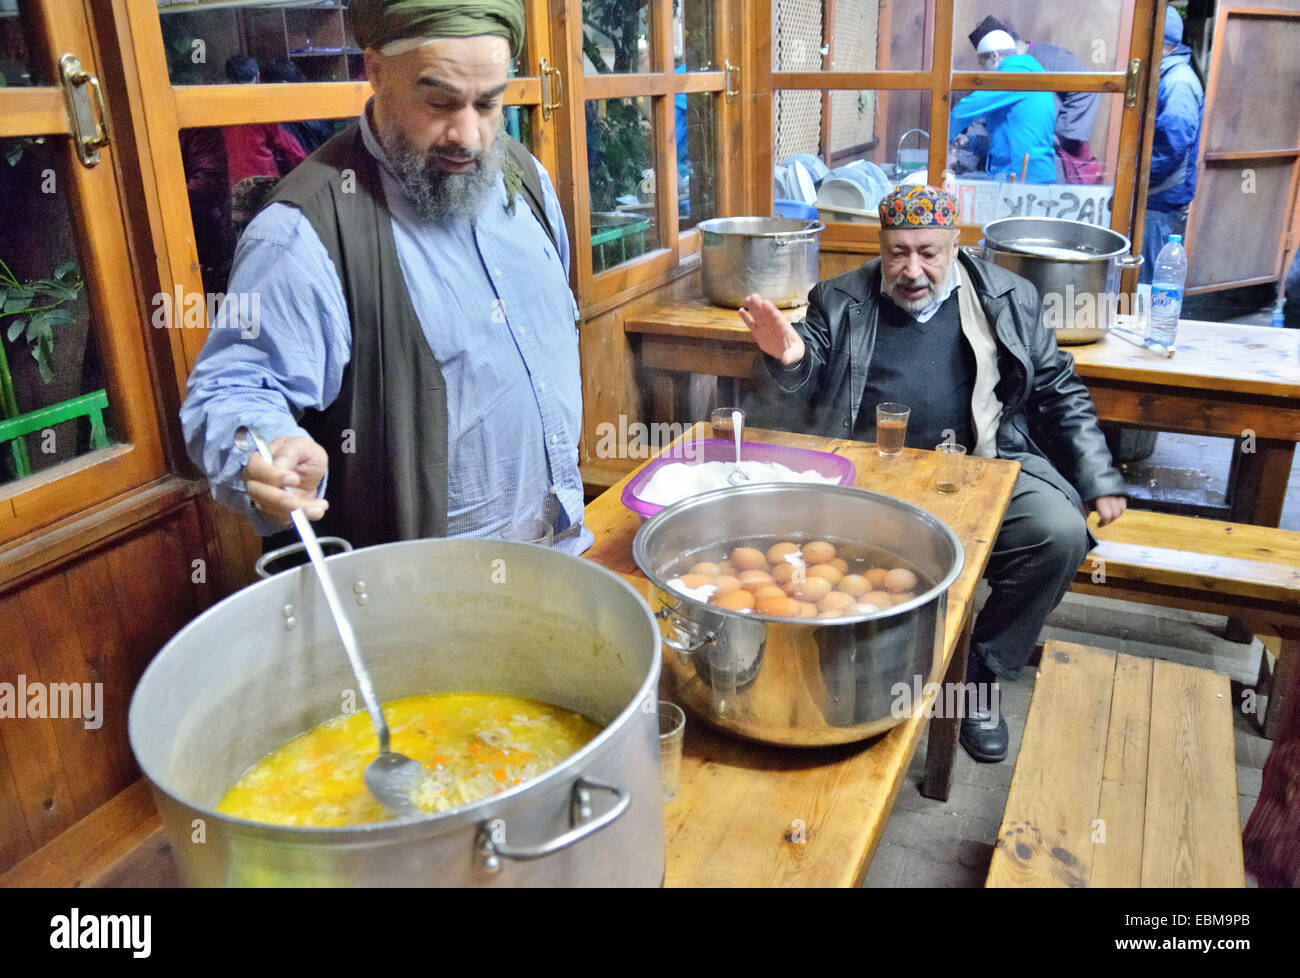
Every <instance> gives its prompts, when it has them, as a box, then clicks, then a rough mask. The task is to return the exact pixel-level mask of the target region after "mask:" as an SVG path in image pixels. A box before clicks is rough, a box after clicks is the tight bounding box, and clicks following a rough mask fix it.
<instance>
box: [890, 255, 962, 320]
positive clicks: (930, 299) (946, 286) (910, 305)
mask: <svg viewBox="0 0 1300 978" xmlns="http://www.w3.org/2000/svg"><path fill="white" fill-rule="evenodd" d="M956 260H957V259H955V258H954V259H953V261H954V263H955V262H956ZM955 272H956V269H955V268H954V267H953V266H952V265H949V266H948V275H947V277H946V278H945V279H944V280H943V281H942V282H941V283H940V284H939V285H935V284H934V283H933V282H931V281H930V280H929V279H926V284H927V285H929V286H930V294H929V295H927V296H925V297H924V298H921V299H915V300H913V301H910V302H909V301H907V300H905V299H903V298H902V296H900V295H899V292H900V291H901V286H903V285H910V284H911V283H909V282H906V281H905V280H903V279H901V278H900V279H896V280H895V281H893V282H889V281H882V283H881V288H880V291H881V292H882V293H883V294H884V295H885V296H887V297H888V298H889V299H890V300H891V301H892V302H893V303H894V305H896V306H898V308H900V309H902V310H903V311H904V312H906V313H909V314H910V315H912V316H916V315H918V314H920V313H923V312H925V311H926V310H927V309H929V308H930V307H931V306H937V305H938V304H939V303H941V302H943V301H944V300H945V299H947V298H948V296H950V295H952V293H953V290H954V289H955V288H957V286H958V284H959V283H960V281H961V280H960V278H959V277H958V276H957V275H956V274H954V273H955Z"/></svg>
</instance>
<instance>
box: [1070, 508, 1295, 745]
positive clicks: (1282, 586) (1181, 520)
mask: <svg viewBox="0 0 1300 978" xmlns="http://www.w3.org/2000/svg"><path fill="white" fill-rule="evenodd" d="M1094 522H1095V521H1094ZM1093 532H1094V533H1095V534H1096V535H1097V538H1098V540H1099V544H1098V546H1097V547H1096V549H1094V550H1093V551H1092V553H1090V554H1089V555H1088V557H1087V559H1086V560H1085V561H1084V562H1083V566H1081V567H1080V568H1079V572H1078V574H1077V575H1076V577H1075V580H1074V584H1073V586H1072V590H1074V591H1078V592H1081V593H1085V594H1096V595H1100V596H1101V597H1106V598H1120V599H1122V600H1125V601H1140V602H1144V603H1146V604H1157V605H1164V606H1166V607H1170V608H1182V609H1184V610H1189V611H1201V612H1206V613H1208V614H1213V615H1227V616H1229V617H1230V618H1235V619H1239V620H1241V621H1243V622H1244V623H1245V624H1246V625H1247V627H1248V628H1249V629H1250V630H1251V631H1253V632H1255V633H1256V634H1257V635H1260V636H1262V637H1263V638H1264V643H1265V647H1266V651H1265V653H1264V655H1263V656H1262V657H1261V661H1260V674H1259V681H1258V682H1257V684H1256V693H1259V694H1263V693H1265V692H1266V691H1267V692H1268V693H1269V696H1268V707H1267V710H1266V711H1265V713H1264V715H1263V717H1262V720H1261V722H1260V727H1261V730H1262V732H1263V734H1264V736H1265V737H1268V738H1269V739H1270V740H1271V739H1272V738H1273V736H1274V733H1275V732H1276V728H1277V723H1278V718H1279V717H1281V716H1282V714H1283V704H1282V695H1281V694H1282V690H1284V689H1285V688H1286V682H1285V676H1286V672H1287V670H1289V669H1291V668H1293V665H1294V663H1295V662H1296V659H1297V652H1298V651H1300V533H1297V532H1294V531H1291V530H1279V529H1276V528H1273V527H1267V526H1251V525H1249V524H1245V523H1224V522H1221V521H1218V520H1204V519H1197V518H1195V517H1191V516H1175V515H1172V514H1168V513H1153V512H1149V511H1147V510H1134V509H1130V510H1128V511H1127V512H1126V513H1125V514H1124V515H1123V516H1122V517H1121V518H1120V519H1119V520H1117V521H1116V522H1114V523H1112V524H1111V525H1110V526H1107V527H1106V528H1105V529H1097V528H1096V526H1095V525H1094V527H1093ZM1270 654H1271V655H1273V656H1274V657H1275V658H1276V662H1277V665H1276V666H1275V667H1274V668H1273V669H1272V670H1270V669H1269V661H1268V660H1269V657H1270ZM1239 705H1240V704H1239ZM1256 716H1257V717H1258V716H1259V714H1258V713H1256Z"/></svg>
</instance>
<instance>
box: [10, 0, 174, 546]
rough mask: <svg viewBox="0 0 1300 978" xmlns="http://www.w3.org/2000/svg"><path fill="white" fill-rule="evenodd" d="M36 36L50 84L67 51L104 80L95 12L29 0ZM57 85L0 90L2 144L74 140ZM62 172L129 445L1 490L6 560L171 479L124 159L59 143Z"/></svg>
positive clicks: (64, 0)
mask: <svg viewBox="0 0 1300 978" xmlns="http://www.w3.org/2000/svg"><path fill="white" fill-rule="evenodd" d="M24 11H25V12H30V13H31V14H32V21H33V28H34V29H33V31H32V32H31V33H32V36H33V37H35V38H39V42H38V43H39V44H40V45H41V48H40V49H39V50H33V51H32V52H31V56H32V57H33V58H34V59H40V60H41V62H42V65H43V68H44V69H45V70H44V72H43V75H44V77H45V78H49V79H54V78H57V76H58V61H59V58H60V57H61V56H62V54H63V53H65V52H68V51H71V52H73V53H75V54H77V55H78V57H79V58H80V59H81V62H82V65H83V67H84V68H85V70H86V71H88V72H90V73H91V74H94V75H97V76H102V70H101V66H102V65H103V64H104V53H105V52H103V51H101V50H100V48H99V45H98V44H96V42H95V38H94V33H93V30H92V27H91V25H92V19H91V11H90V9H89V5H88V4H84V5H83V4H80V3H71V2H68V0H31V2H30V4H29V5H28V6H27V7H25V8H24ZM70 135H71V126H70V124H69V121H68V117H67V109H66V108H65V106H64V100H63V92H62V89H61V88H59V87H58V86H54V85H49V86H38V87H29V88H13V89H0V136H3V137H5V138H10V137H16V136H54V137H70ZM61 142H62V146H60V147H59V153H60V154H61V155H62V157H63V160H64V164H65V165H64V169H63V173H62V174H61V179H62V180H63V183H64V186H65V189H64V193H65V194H66V195H67V197H68V210H69V217H70V220H71V221H72V222H73V225H74V227H75V228H77V230H78V233H79V236H80V239H81V247H80V249H79V250H80V253H81V265H82V272H83V275H84V279H85V283H86V292H85V294H86V296H87V297H88V299H87V301H88V302H89V304H90V307H91V310H92V319H91V329H92V332H93V334H94V337H95V342H96V344H97V346H98V349H99V355H100V357H101V358H102V361H103V367H104V372H105V379H106V386H107V388H108V391H109V397H110V409H111V411H112V420H113V425H114V427H115V428H116V429H117V430H118V432H119V433H120V435H121V438H122V441H121V442H119V443H117V444H114V445H111V446H109V447H108V448H104V449H100V450H98V451H92V452H88V453H86V454H84V455H79V456H77V457H76V458H74V459H71V460H69V461H67V462H64V463H62V464H60V465H57V466H53V467H51V468H49V469H45V470H43V471H41V472H37V473H35V474H33V475H31V476H28V477H26V478H23V479H19V480H15V481H14V482H10V483H7V484H6V485H4V486H3V487H0V554H8V553H11V552H14V551H16V550H18V549H20V548H22V547H24V546H25V545H27V544H29V543H31V541H32V540H33V539H34V538H35V537H36V536H37V535H38V534H39V533H41V532H43V531H45V530H47V529H49V528H50V527H51V526H53V525H55V524H56V523H59V522H60V521H63V520H67V519H69V518H71V517H74V516H76V515H77V514H78V513H81V512H84V511H86V510H89V509H92V508H94V507H97V506H100V505H102V504H105V503H108V502H110V501H111V500H113V499H115V498H117V497H120V496H122V495H124V494H125V493H127V492H130V491H132V490H134V489H138V488H140V487H142V486H144V485H146V484H148V483H150V482H153V481H155V480H157V479H159V478H162V477H163V476H165V475H166V470H167V461H166V457H165V453H164V450H163V439H162V433H161V428H160V419H159V417H158V413H157V411H156V409H155V403H154V401H153V399H152V398H150V397H147V396H142V395H141V392H147V391H150V390H151V389H152V382H151V380H152V378H151V374H150V367H149V357H148V353H147V350H148V348H149V345H150V343H149V338H148V336H147V331H148V325H147V316H146V312H145V309H144V306H143V303H142V301H141V297H140V296H139V295H138V293H137V289H136V282H137V279H136V276H135V274H134V267H133V265H132V262H131V255H130V251H129V245H128V241H127V237H126V235H125V233H124V232H123V227H124V226H125V225H126V224H127V215H126V214H125V213H124V207H125V201H124V199H123V194H122V179H121V178H122V173H121V166H122V163H121V160H120V158H119V156H118V153H117V147H116V145H115V144H114V143H110V144H109V145H108V146H107V147H104V148H102V149H101V150H100V162H99V164H98V165H96V166H94V167H91V168H87V167H84V166H82V164H81V163H80V161H79V160H78V158H77V154H76V152H75V151H74V148H73V146H72V142H71V138H64V139H62V140H61Z"/></svg>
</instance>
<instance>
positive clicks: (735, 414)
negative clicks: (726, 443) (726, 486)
mask: <svg viewBox="0 0 1300 978" xmlns="http://www.w3.org/2000/svg"><path fill="white" fill-rule="evenodd" d="M744 430H745V416H744V414H742V413H741V412H739V411H732V412H731V433H732V435H733V436H734V437H735V439H736V467H735V468H734V469H732V470H731V471H730V472H728V473H727V482H728V483H730V484H731V485H733V486H738V485H740V484H741V483H742V482H750V481H752V480H751V479H750V478H749V473H748V472H746V471H745V470H744V469H742V468H741V467H740V436H741V434H742V433H743V432H744Z"/></svg>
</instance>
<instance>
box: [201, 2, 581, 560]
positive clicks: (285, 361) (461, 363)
mask: <svg viewBox="0 0 1300 978" xmlns="http://www.w3.org/2000/svg"><path fill="white" fill-rule="evenodd" d="M348 17H349V19H350V22H351V26H352V29H353V33H354V35H355V36H356V39H357V42H358V44H359V45H360V46H361V47H362V48H363V49H364V51H365V55H364V56H365V67H366V74H367V77H368V78H369V80H370V83H371V85H372V86H373V88H374V92H375V94H374V98H373V99H372V100H371V101H370V103H369V104H367V106H366V111H365V113H364V114H363V116H362V117H361V118H360V119H359V120H357V122H356V123H354V124H353V125H351V126H349V127H348V128H346V129H345V130H343V131H342V132H341V133H339V134H338V135H337V136H335V137H333V138H332V139H331V140H330V141H328V142H327V143H326V144H325V145H324V146H322V147H321V148H320V149H319V150H318V151H317V152H316V153H313V154H312V156H311V157H309V158H308V159H307V160H306V161H305V162H304V163H303V164H302V165H301V166H300V167H299V168H298V169H296V170H295V171H293V172H292V173H291V174H289V175H288V176H287V177H286V178H285V179H284V180H283V181H281V182H280V184H279V185H278V186H277V187H276V190H275V192H274V194H273V195H272V196H271V198H270V200H269V202H268V204H267V206H265V207H264V209H263V210H262V211H261V212H260V213H259V214H258V216H257V217H256V218H255V219H254V220H253V221H252V223H250V225H249V226H248V228H247V229H246V231H245V232H244V235H243V237H242V238H241V240H240V243H239V248H238V251H237V253H236V256H235V263H234V268H233V270H232V274H231V280H230V286H229V288H230V293H234V294H252V295H254V296H256V297H257V298H258V299H259V302H257V303H247V302H244V303H242V304H241V303H239V302H232V301H227V302H225V303H224V304H223V306H222V308H221V309H220V311H219V312H218V315H217V317H216V321H215V322H214V323H213V324H212V326H213V328H212V331H211V335H210V337H209V340H208V342H207V344H206V346H205V347H204V350H203V352H202V354H201V355H200V357H199V360H198V363H197V364H196V365H195V368H194V371H193V373H192V374H191V376H190V380H189V390H188V396H187V399H186V402H185V404H184V406H183V408H182V412H181V416H182V421H183V424H184V428H185V435H186V441H187V446H188V449H189V453H190V456H191V458H192V459H193V460H194V461H195V463H196V464H197V465H199V466H200V467H201V468H202V469H203V470H204V471H205V472H206V473H207V475H208V477H209V480H210V482H211V485H212V490H213V494H214V496H216V498H217V499H219V500H221V501H222V502H224V503H226V504H228V505H230V506H232V507H234V508H236V509H237V510H239V511H242V512H244V513H246V514H247V515H248V517H249V519H250V520H251V521H252V523H253V525H254V527H255V528H256V529H257V530H258V531H259V532H260V533H262V534H263V535H267V534H270V533H273V532H275V531H276V530H278V529H280V528H282V527H284V526H285V525H287V523H288V521H289V515H290V512H291V511H292V509H293V508H295V507H302V508H303V509H304V510H305V512H306V514H307V515H308V517H309V518H311V519H312V520H317V521H320V524H321V529H322V530H324V531H326V532H333V533H336V534H338V535H340V536H344V537H346V538H348V539H350V540H351V541H352V542H353V543H354V544H357V545H367V544H376V543H384V542H389V541H393V540H401V539H413V538H421V537H439V536H456V535H466V536H492V535H496V534H497V533H499V532H500V531H501V530H502V529H503V528H504V527H505V526H506V525H508V524H509V523H512V522H515V521H518V520H525V519H544V520H546V521H548V522H549V523H550V524H551V525H552V527H553V528H554V531H555V538H556V541H557V547H559V548H561V549H564V550H567V551H568V552H571V553H580V552H582V551H583V550H585V549H586V548H587V547H588V546H589V545H590V543H591V541H592V536H591V533H590V531H588V530H586V529H585V528H584V526H583V523H582V518H583V494H582V479H581V476H580V474H579V472H578V457H577V442H578V436H579V432H580V428H581V419H582V394H581V378H580V374H579V369H578V340H577V330H576V327H575V320H576V318H577V306H576V304H575V302H574V300H573V294H572V292H571V291H570V290H569V287H568V281H567V269H568V259H569V255H568V241H567V237H566V233H565V227H564V219H563V216H562V214H561V212H560V207H559V202H558V200H557V199H556V196H555V191H554V189H553V188H552V186H551V183H550V180H549V179H548V177H547V176H546V174H545V172H544V171H543V170H542V169H541V167H540V164H538V163H537V161H536V160H535V159H534V158H533V157H532V156H531V155H530V154H528V153H527V151H526V150H524V149H523V148H522V147H521V146H519V144H517V143H512V142H511V141H510V140H509V139H508V137H507V136H506V134H505V133H504V130H503V127H502V125H501V121H502V98H503V95H504V92H505V89H506V80H507V73H508V68H509V63H510V58H511V56H512V55H517V54H518V53H519V51H520V49H521V47H522V43H523V29H524V13H523V5H522V3H521V2H520V0H474V2H467V3H450V2H446V0H353V2H352V3H351V4H350V5H349V9H348ZM228 294H229V293H228ZM250 306H251V307H252V308H253V309H257V310H258V313H259V315H258V321H257V322H256V323H249V322H246V321H243V320H242V319H241V308H242V309H243V310H244V315H246V313H247V310H248V308H249V307H250ZM240 424H251V425H256V426H257V427H259V428H260V429H261V430H262V431H263V433H264V434H265V435H266V436H267V437H268V438H269V439H273V440H272V441H271V447H272V451H273V453H274V456H275V461H274V464H268V463H266V462H264V461H262V460H261V459H260V458H258V457H257V456H256V455H252V456H251V457H250V455H249V453H248V452H246V451H241V450H239V449H237V448H236V447H235V446H234V444H233V433H234V430H235V428H236V427H237V426H238V425H240ZM327 473H328V479H327ZM327 483H328V493H326V491H325V490H326V485H327Z"/></svg>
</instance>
